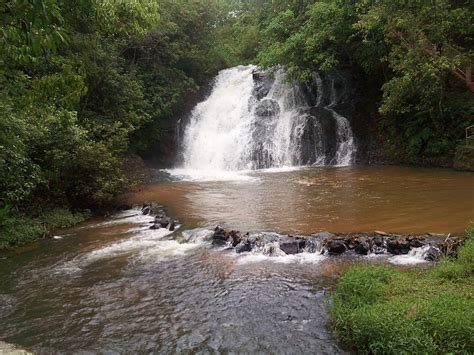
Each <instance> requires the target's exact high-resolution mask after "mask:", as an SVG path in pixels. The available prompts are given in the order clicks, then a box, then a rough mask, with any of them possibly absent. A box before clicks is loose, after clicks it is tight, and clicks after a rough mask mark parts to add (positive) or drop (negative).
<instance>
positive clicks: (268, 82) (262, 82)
mask: <svg viewBox="0 0 474 355" xmlns="http://www.w3.org/2000/svg"><path fill="white" fill-rule="evenodd" d="M252 78H253V81H254V84H255V85H254V88H253V91H252V95H253V96H254V97H255V99H257V100H261V99H263V98H264V97H265V96H267V95H268V93H269V92H270V89H271V88H272V84H273V81H274V77H273V76H272V75H269V74H268V73H267V72H264V71H259V70H255V71H254V72H253V73H252Z"/></svg>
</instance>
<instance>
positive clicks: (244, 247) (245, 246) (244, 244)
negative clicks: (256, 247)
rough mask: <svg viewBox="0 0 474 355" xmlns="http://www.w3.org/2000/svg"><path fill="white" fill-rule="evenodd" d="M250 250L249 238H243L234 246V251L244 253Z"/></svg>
mask: <svg viewBox="0 0 474 355" xmlns="http://www.w3.org/2000/svg"><path fill="white" fill-rule="evenodd" d="M251 250H252V243H251V241H250V240H249V239H245V240H243V241H241V242H240V243H239V244H237V245H236V246H235V252H236V253H244V252H248V251H251Z"/></svg>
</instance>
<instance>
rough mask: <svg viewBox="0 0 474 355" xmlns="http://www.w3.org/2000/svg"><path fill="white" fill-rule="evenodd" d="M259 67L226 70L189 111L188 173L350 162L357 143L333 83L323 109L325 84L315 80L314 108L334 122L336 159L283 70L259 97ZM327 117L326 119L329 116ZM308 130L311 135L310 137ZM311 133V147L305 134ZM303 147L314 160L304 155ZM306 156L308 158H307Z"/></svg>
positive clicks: (185, 142) (316, 120)
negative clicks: (340, 111)
mask: <svg viewBox="0 0 474 355" xmlns="http://www.w3.org/2000/svg"><path fill="white" fill-rule="evenodd" d="M256 69H257V68H256V67H255V66H252V65H250V66H239V67H235V68H230V69H226V70H222V71H221V72H220V73H219V75H218V76H217V77H216V79H215V83H214V86H213V89H212V92H211V94H210V96H209V97H208V98H207V99H206V100H205V101H203V102H201V103H199V104H198V105H197V106H196V107H195V108H194V110H193V111H192V113H191V117H190V121H189V123H188V125H187V126H186V128H185V131H184V136H183V138H182V142H181V143H182V148H183V168H184V169H185V170H189V171H239V170H249V169H259V168H279V167H289V166H300V165H326V164H331V165H337V166H345V165H350V164H351V163H352V160H353V157H354V153H355V145H354V138H353V135H352V130H351V127H350V124H349V121H348V120H347V119H346V118H345V117H343V116H341V115H340V114H338V113H336V112H335V111H334V110H333V108H332V107H333V106H334V105H335V104H336V103H337V102H336V101H337V93H336V90H335V88H334V83H331V86H330V88H331V89H330V92H329V93H328V94H329V104H328V105H326V106H324V105H323V101H324V100H323V97H324V95H325V93H324V88H323V82H322V79H321V77H320V76H319V75H317V74H316V76H315V78H314V79H315V83H316V86H317V88H316V89H317V100H316V106H321V107H322V108H323V109H324V110H326V111H327V112H330V115H329V118H330V119H331V115H332V119H333V120H334V122H335V134H334V135H333V136H334V137H335V139H333V140H335V141H334V142H329V143H330V144H332V145H333V146H334V152H333V153H332V154H333V156H332V157H329V158H327V157H326V151H325V149H324V144H323V140H324V139H325V137H324V132H323V125H322V121H321V120H322V118H320V117H314V116H311V115H309V114H308V110H309V108H310V106H309V105H308V103H307V100H306V97H305V96H304V94H303V92H302V89H301V87H300V86H299V85H291V84H289V83H288V82H287V81H286V79H285V72H284V71H283V70H281V69H279V70H277V71H275V73H274V80H273V81H272V82H271V83H270V85H271V86H270V87H269V89H268V90H267V91H266V92H265V93H264V95H263V97H259V96H258V95H256V94H255V87H256V83H255V81H254V78H253V75H252V74H253V72H254V71H255V70H256ZM326 119H327V118H326ZM309 131H310V133H308V132H309ZM305 134H306V135H308V134H311V137H313V138H312V141H311V146H310V147H309V148H308V143H307V141H304V136H305ZM303 149H306V151H308V150H310V153H308V154H309V155H310V156H311V158H308V157H307V156H304V154H303V153H302V151H303ZM308 154H307V155H308Z"/></svg>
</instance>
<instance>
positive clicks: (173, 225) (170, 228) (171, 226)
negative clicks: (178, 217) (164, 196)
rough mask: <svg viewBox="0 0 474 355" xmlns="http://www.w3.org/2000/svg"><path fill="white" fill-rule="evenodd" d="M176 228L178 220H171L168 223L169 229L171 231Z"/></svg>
mask: <svg viewBox="0 0 474 355" xmlns="http://www.w3.org/2000/svg"><path fill="white" fill-rule="evenodd" d="M175 228H176V221H171V223H170V224H169V225H168V229H169V230H170V232H173V231H174V230H175Z"/></svg>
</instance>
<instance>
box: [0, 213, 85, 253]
mask: <svg viewBox="0 0 474 355" xmlns="http://www.w3.org/2000/svg"><path fill="white" fill-rule="evenodd" d="M89 215H90V212H89V211H87V210H86V211H82V212H76V213H72V212H71V211H69V210H68V209H65V208H49V209H45V210H44V211H41V212H39V214H38V215H36V216H35V217H31V216H28V217H27V216H25V215H23V214H20V213H18V212H15V211H11V210H10V208H9V207H8V206H5V207H3V208H1V209H0V250H1V249H7V248H10V247H13V246H16V245H21V244H25V243H27V242H31V241H33V240H36V239H38V238H42V237H45V236H47V235H48V234H49V233H50V232H51V231H53V230H54V229H58V228H66V227H71V226H73V225H75V224H77V223H80V222H82V221H84V220H85V219H86V218H87V217H89Z"/></svg>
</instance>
